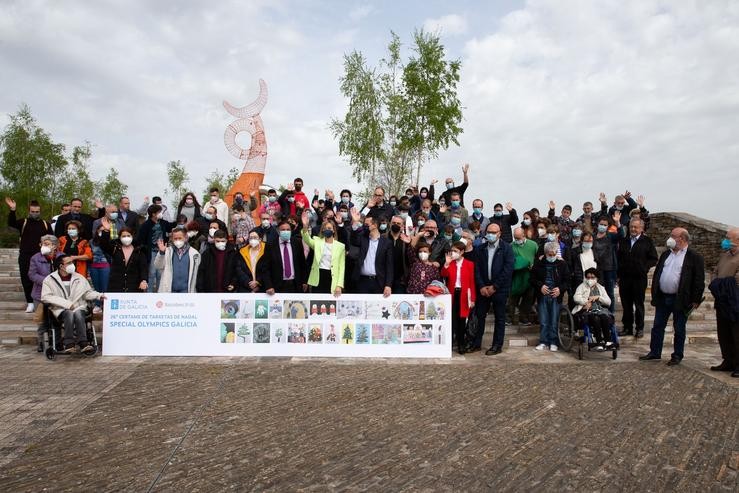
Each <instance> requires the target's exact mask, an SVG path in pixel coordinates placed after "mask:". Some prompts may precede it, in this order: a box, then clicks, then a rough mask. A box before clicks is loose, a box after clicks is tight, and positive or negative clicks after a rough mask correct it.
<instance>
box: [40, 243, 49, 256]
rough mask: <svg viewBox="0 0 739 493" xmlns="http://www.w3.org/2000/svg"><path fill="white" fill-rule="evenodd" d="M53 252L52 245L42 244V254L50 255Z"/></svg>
mask: <svg viewBox="0 0 739 493" xmlns="http://www.w3.org/2000/svg"><path fill="white" fill-rule="evenodd" d="M50 253H51V247H50V246H46V245H44V246H42V247H41V255H48V254H50Z"/></svg>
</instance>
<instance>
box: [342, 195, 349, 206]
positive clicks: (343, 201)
mask: <svg viewBox="0 0 739 493" xmlns="http://www.w3.org/2000/svg"><path fill="white" fill-rule="evenodd" d="M341 202H342V203H344V204H348V203H349V197H346V196H344V197H341Z"/></svg>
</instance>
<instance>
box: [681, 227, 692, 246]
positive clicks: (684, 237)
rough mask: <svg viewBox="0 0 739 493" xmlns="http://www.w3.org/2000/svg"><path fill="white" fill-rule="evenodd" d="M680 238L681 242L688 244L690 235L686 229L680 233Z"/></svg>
mask: <svg viewBox="0 0 739 493" xmlns="http://www.w3.org/2000/svg"><path fill="white" fill-rule="evenodd" d="M680 238H682V240H683V241H685V242H687V243H690V233H688V230H687V229H685V230H683V231H682V232H681V233H680Z"/></svg>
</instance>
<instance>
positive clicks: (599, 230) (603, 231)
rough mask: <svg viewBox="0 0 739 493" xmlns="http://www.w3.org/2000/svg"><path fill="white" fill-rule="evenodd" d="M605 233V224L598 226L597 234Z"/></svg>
mask: <svg viewBox="0 0 739 493" xmlns="http://www.w3.org/2000/svg"><path fill="white" fill-rule="evenodd" d="M606 231H608V226H606V225H605V224H599V225H598V233H605V232H606Z"/></svg>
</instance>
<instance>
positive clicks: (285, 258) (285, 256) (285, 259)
mask: <svg viewBox="0 0 739 493" xmlns="http://www.w3.org/2000/svg"><path fill="white" fill-rule="evenodd" d="M287 243H288V242H286V241H283V242H282V265H284V266H285V275H284V277H285V279H290V278H291V277H292V276H293V268H292V266H291V265H290V254H289V253H288V251H287Z"/></svg>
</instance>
